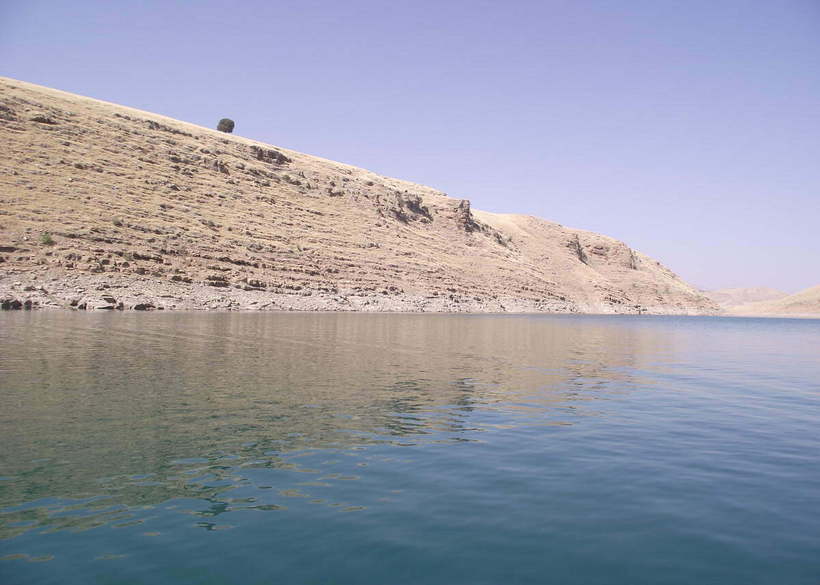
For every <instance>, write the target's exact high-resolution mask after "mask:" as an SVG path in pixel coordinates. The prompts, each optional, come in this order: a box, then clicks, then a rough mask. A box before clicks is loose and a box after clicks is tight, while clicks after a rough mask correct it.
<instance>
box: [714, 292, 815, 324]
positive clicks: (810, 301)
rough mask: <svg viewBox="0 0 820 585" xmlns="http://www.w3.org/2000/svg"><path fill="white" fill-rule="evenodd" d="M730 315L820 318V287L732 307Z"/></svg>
mask: <svg viewBox="0 0 820 585" xmlns="http://www.w3.org/2000/svg"><path fill="white" fill-rule="evenodd" d="M729 313H730V314H733V315H743V316H761V317H820V285H818V286H813V287H811V288H807V289H806V290H802V291H800V292H796V293H794V294H793V295H788V296H786V297H783V298H780V299H776V300H771V301H761V302H757V303H746V304H743V305H738V306H735V307H731V308H730V309H729Z"/></svg>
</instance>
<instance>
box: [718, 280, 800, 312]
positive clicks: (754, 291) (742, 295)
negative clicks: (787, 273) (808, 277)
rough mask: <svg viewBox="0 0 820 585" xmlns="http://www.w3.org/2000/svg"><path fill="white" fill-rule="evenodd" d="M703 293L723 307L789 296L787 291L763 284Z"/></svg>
mask: <svg viewBox="0 0 820 585" xmlns="http://www.w3.org/2000/svg"><path fill="white" fill-rule="evenodd" d="M704 294H706V296H707V297H709V298H710V299H712V300H713V301H715V302H716V303H717V304H718V305H720V306H721V307H723V308H724V309H728V308H730V307H735V306H737V305H745V304H747V303H756V302H758V301H773V300H777V299H782V298H783V297H787V296H789V293H786V292H783V291H782V290H777V289H774V288H768V287H765V286H757V287H749V288H722V289H720V290H712V291H707V292H706V293H704Z"/></svg>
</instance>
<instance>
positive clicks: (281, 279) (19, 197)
mask: <svg viewBox="0 0 820 585" xmlns="http://www.w3.org/2000/svg"><path fill="white" fill-rule="evenodd" d="M240 122H241V120H240ZM0 136H1V137H2V145H3V148H2V151H1V152H0V198H2V208H1V209H0V301H2V303H3V305H4V307H5V308H18V307H24V308H25V307H38V306H40V307H74V308H86V309H92V308H125V309H129V308H136V309H150V308H164V309H207V308H222V309H271V310H275V309H280V310H287V309H294V310H360V311H552V312H599V313H644V312H649V313H662V314H692V313H704V312H707V313H709V312H714V311H715V310H716V306H715V305H714V303H712V302H711V301H710V300H709V299H707V298H706V297H705V296H703V294H701V293H700V292H698V291H697V290H695V289H694V288H692V287H691V286H689V285H688V284H687V283H685V282H683V281H682V280H681V279H680V278H678V277H677V276H676V275H675V274H673V273H672V272H671V271H669V270H668V269H666V268H665V267H663V266H662V265H660V264H659V263H658V262H656V261H655V260H653V259H651V258H649V257H647V256H645V255H643V254H641V253H640V252H636V251H635V250H632V249H630V248H629V247H628V246H627V245H626V244H624V243H623V242H619V241H617V240H614V239H612V238H609V237H606V236H602V235H598V234H594V233H590V232H586V231H582V230H577V229H571V228H567V227H564V226H562V225H559V224H557V223H553V222H550V221H545V220H542V219H538V218H535V217H528V216H522V215H506V214H492V213H486V212H480V211H476V210H473V209H471V207H470V203H469V201H467V200H464V199H454V198H451V197H448V196H447V195H445V194H444V193H441V192H439V191H436V190H435V189H431V188H430V187H425V186H422V185H417V184H414V183H409V182H406V181H400V180H396V179H391V178H388V177H383V176H380V175H377V174H374V173H371V172H368V171H366V170H363V169H359V168H355V167H352V166H348V165H344V164H340V163H336V162H333V161H329V160H324V159H321V158H317V157H314V156H308V155H305V154H301V153H298V152H293V151H290V150H287V149H284V148H280V147H273V146H270V145H268V144H262V143H259V142H255V141H253V140H250V139H247V138H243V137H239V136H235V135H230V134H224V133H220V132H217V131H215V130H210V129H207V128H203V127H200V126H195V125H192V124H187V123H183V122H179V121H176V120H172V119H169V118H165V117H162V116H159V115H155V114H150V113H146V112H142V111H138V110H134V109H130V108H126V107H122V106H117V105H113V104H109V103H105V102H100V101H97V100H93V99H89V98H85V97H80V96H77V95H72V94H68V93H64V92H60V91H56V90H52V89H47V88H43V87H40V86H36V85H32V84H29V83H24V82H20V81H15V80H11V79H4V78H0Z"/></svg>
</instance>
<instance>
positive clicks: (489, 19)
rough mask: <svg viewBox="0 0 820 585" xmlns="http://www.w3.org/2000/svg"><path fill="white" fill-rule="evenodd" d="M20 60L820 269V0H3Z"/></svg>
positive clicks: (386, 166)
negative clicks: (489, 0) (494, 0)
mask: <svg viewBox="0 0 820 585" xmlns="http://www.w3.org/2000/svg"><path fill="white" fill-rule="evenodd" d="M0 75H3V76H6V77H12V78H15V79H20V80H24V81H29V82H32V83H37V84H41V85H46V86H49V87H54V88H57V89H62V90H65V91H70V92H73V93H78V94H81V95H86V96H90V97H94V98H97V99H102V100H106V101H111V102H115V103H119V104H123V105H127V106H131V107H135V108H139V109H143V110H148V111H151V112H156V113H160V114H163V115H166V116H171V117H173V118H177V119H180V120H184V121H187V122H193V123H195V124H201V125H203V126H208V127H215V125H216V123H217V121H218V120H219V119H220V118H222V117H230V118H232V119H234V120H235V121H236V130H235V131H234V132H235V133H236V134H240V135H242V136H246V137H249V138H253V139H256V140H261V141H264V142H269V143H271V144H275V145H278V146H282V147H285V148H291V149H294V150H298V151H301V152H305V153H309V154H314V155H318V156H322V157H325V158H329V159H333V160H338V161H342V162H345V163H349V164H353V165H356V166H359V167H364V168H367V169H370V170H373V171H376V172H378V173H382V174H385V175H388V176H393V177H397V178H401V179H406V180H410V181H414V182H418V183H423V184H426V185H430V186H433V187H436V188H438V189H441V190H443V191H445V192H446V193H448V194H449V195H451V196H453V197H459V198H465V199H470V200H471V202H472V204H473V207H475V208H478V209H484V210H488V211H497V212H505V213H522V214H529V215H536V216H540V217H544V218H547V219H550V220H553V221H557V222H559V223H562V224H564V225H568V226H572V227H578V228H583V229H588V230H592V231H595V232H600V233H604V234H607V235H610V236H614V237H616V238H618V239H621V240H624V241H625V242H627V243H628V244H629V245H630V246H632V247H634V248H636V249H638V250H640V251H642V252H644V253H646V254H649V255H650V256H653V257H654V258H656V259H659V260H660V261H661V262H663V263H664V264H665V265H667V266H668V267H669V268H671V269H672V270H674V271H675V272H677V273H678V274H679V275H680V276H681V277H683V278H684V279H685V280H687V281H689V282H690V283H692V284H694V285H695V286H698V287H701V288H704V289H716V288H726V287H743V286H771V287H774V288H779V289H782V290H785V291H787V292H794V291H797V290H799V289H803V288H807V287H809V286H813V285H817V284H820V0H781V1H778V2H771V1H768V0H742V1H735V0H708V1H702V0H681V1H671V0H629V1H625V0H610V1H603V0H600V1H596V0H573V1H570V0H566V1H562V0H541V1H515V0H508V1H505V2H497V1H496V2H484V1H470V2H468V1H461V0H438V1H430V0H413V1H402V0H393V1H390V2H387V1H381V2H377V1H370V0H347V1H346V2H338V1H312V0H292V1H291V0H288V1H276V0H266V1H255V0H246V1H234V2H221V1H208V0H203V1H199V2H194V1H189V2H174V1H170V0H162V1H157V2H154V1H142V2H138V1H133V2H117V1H110V0H108V1H104V2H103V1H101V2H94V1H83V0H74V1H71V2H68V1H59V0H52V1H49V2H43V1H40V0H2V1H0Z"/></svg>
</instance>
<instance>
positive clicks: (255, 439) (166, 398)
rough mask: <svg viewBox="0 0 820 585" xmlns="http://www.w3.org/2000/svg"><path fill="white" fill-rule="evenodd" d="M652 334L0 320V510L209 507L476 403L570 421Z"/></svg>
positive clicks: (568, 323)
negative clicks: (254, 473)
mask: <svg viewBox="0 0 820 585" xmlns="http://www.w3.org/2000/svg"><path fill="white" fill-rule="evenodd" d="M664 335H665V334H664V333H663V332H662V331H661V330H660V329H656V328H652V327H643V326H640V322H636V321H618V320H616V319H606V318H601V319H598V318H584V319H577V318H572V317H516V316H504V317H497V316H448V315H438V316H425V315H349V314H321V315H320V314H314V315H310V314H301V315H300V314H296V315H294V314H227V313H223V314H204V315H185V314H147V315H140V314H137V315H134V314H115V315H111V314H104V315H100V314H49V313H35V314H13V315H3V326H2V327H0V342H2V346H3V348H4V354H5V356H4V366H3V368H4V371H3V373H2V376H3V378H2V398H3V404H4V408H3V409H2V413H1V414H0V422H2V426H0V441H2V444H3V450H2V453H1V454H0V458H1V459H0V462H1V463H2V469H3V471H2V473H1V474H0V475H3V476H6V477H9V478H11V479H10V480H8V481H5V482H4V490H3V491H2V492H0V493H2V496H0V497H1V498H2V500H0V508H4V507H7V506H10V505H14V504H19V503H22V502H26V501H34V500H38V499H40V498H43V497H47V496H64V497H74V498H82V497H90V496H97V495H101V494H106V495H114V498H113V499H111V500H108V501H107V502H98V503H97V504H95V505H99V506H103V505H105V506H109V505H112V504H126V505H128V506H134V505H152V504H157V503H159V502H163V501H167V500H169V499H171V498H180V497H183V498H188V497H193V498H199V499H212V500H213V499H214V498H217V499H218V494H219V493H222V492H224V491H225V490H226V489H230V488H231V487H232V486H233V484H230V478H232V477H234V478H235V476H236V475H237V474H240V475H241V473H242V471H241V469H246V468H253V467H259V466H262V467H268V468H288V466H292V463H289V462H288V461H287V454H288V453H292V452H294V451H295V450H302V449H309V448H342V449H345V448H348V447H351V446H353V445H356V444H364V443H367V442H373V441H385V440H401V441H405V442H407V441H419V440H421V441H423V440H426V437H427V436H432V437H433V438H436V437H438V438H440V437H442V436H447V437H451V438H458V436H459V433H463V431H464V429H467V428H471V427H472V426H473V425H474V424H475V423H474V422H473V421H471V416H472V413H473V411H474V410H477V409H480V410H483V411H491V410H494V409H496V410H503V411H509V412H513V413H514V412H516V411H519V410H522V409H523V410H526V409H527V408H532V407H533V406H534V405H535V406H538V407H539V408H544V407H546V408H547V409H549V408H550V407H551V406H552V405H555V406H572V407H574V408H577V409H581V410H583V409H584V408H588V407H586V406H584V402H582V401H584V400H588V399H590V398H591V397H595V396H596V394H595V393H596V392H601V391H602V390H603V391H607V389H608V384H610V382H612V381H614V380H620V381H623V382H628V381H629V379H628V376H629V374H628V373H627V372H628V371H629V370H630V369H631V368H635V367H640V365H641V364H642V362H644V360H645V359H646V358H647V357H651V355H652V354H653V353H654V352H657V351H659V350H663V349H664V348H665V347H666V346H668V344H669V343H670V340H669V339H667V338H666V337H664ZM570 403H572V404H570ZM528 405H529V406H528ZM589 410H590V412H592V411H593V410H592V409H589ZM398 437H401V439H398ZM191 457H193V458H205V459H196V460H193V461H192V462H190V463H186V462H182V463H180V462H178V460H179V459H182V458H191ZM186 473H195V474H196V473H207V474H212V475H214V477H215V479H214V480H213V481H210V480H209V481H206V482H204V483H202V482H199V483H198V482H195V481H191V476H190V475H186ZM134 475H139V476H144V475H145V476H148V477H147V479H143V478H142V477H137V478H136V479H135V478H134V477H132V476H134ZM224 481H227V482H228V484H226V485H227V487H226V485H222V484H221V483H220V482H224ZM214 482H216V483H214ZM217 503H218V502H217ZM31 514H34V515H35V516H36V513H35V512H31Z"/></svg>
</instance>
